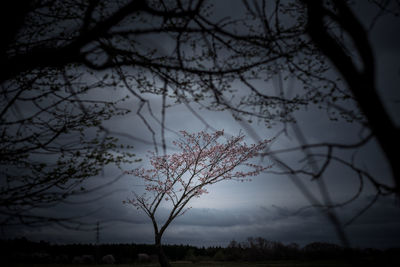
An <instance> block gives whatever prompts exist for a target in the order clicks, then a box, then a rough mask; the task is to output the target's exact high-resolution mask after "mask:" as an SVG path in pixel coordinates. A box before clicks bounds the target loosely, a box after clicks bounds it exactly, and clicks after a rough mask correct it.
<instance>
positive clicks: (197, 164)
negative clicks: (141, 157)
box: [125, 131, 269, 267]
mask: <svg viewBox="0 0 400 267" xmlns="http://www.w3.org/2000/svg"><path fill="white" fill-rule="evenodd" d="M181 134H182V136H183V137H182V138H181V139H179V140H178V141H174V142H173V144H174V145H175V146H177V148H179V150H181V152H179V153H175V154H171V155H164V156H158V155H156V154H154V153H153V154H151V156H150V163H151V166H152V168H151V169H144V168H138V169H134V170H132V171H129V172H128V173H129V174H132V175H134V176H136V177H138V178H140V179H143V180H144V182H145V189H146V192H145V193H144V194H142V195H139V194H136V193H135V196H134V198H132V199H128V200H127V201H125V202H126V203H130V204H132V205H133V206H135V207H136V208H137V209H141V210H143V211H144V212H145V213H146V215H147V216H148V217H149V218H150V219H151V221H152V223H153V227H154V234H155V246H156V248H157V252H158V257H159V262H160V264H161V266H163V267H164V266H170V264H169V262H168V260H167V258H166V257H165V254H164V253H163V250H162V246H161V238H162V235H163V233H164V232H165V230H166V229H167V227H168V226H169V225H170V223H171V222H172V221H173V220H174V219H175V218H176V217H177V216H179V215H183V214H184V213H185V212H186V211H187V210H188V209H189V208H188V207H187V204H188V203H189V201H190V200H191V199H193V198H196V197H200V196H201V195H203V194H206V193H208V191H207V188H206V187H207V186H209V185H212V184H215V183H218V182H221V181H224V180H238V181H250V178H249V177H251V176H255V175H258V174H259V173H260V172H261V171H263V170H265V169H266V168H267V167H264V166H261V165H255V164H251V163H249V162H248V160H249V159H251V158H253V157H255V156H257V154H258V152H259V151H261V150H263V149H264V148H265V147H266V145H267V143H268V142H269V140H265V141H262V142H260V143H258V144H252V145H247V144H246V143H244V142H243V139H244V135H241V134H239V135H238V136H234V137H230V138H227V139H226V141H225V142H219V140H218V139H220V137H221V136H223V135H224V132H223V131H216V132H215V133H213V134H209V133H206V132H199V133H193V134H191V133H187V132H186V131H181ZM239 165H242V166H243V167H242V168H241V169H240V170H235V169H236V168H237V167H238V166H239ZM162 203H163V204H162ZM164 204H169V207H170V208H171V209H170V211H169V215H168V217H167V219H166V220H165V222H164V224H163V225H159V223H158V222H157V220H156V218H155V213H156V211H157V209H158V208H159V207H160V205H164Z"/></svg>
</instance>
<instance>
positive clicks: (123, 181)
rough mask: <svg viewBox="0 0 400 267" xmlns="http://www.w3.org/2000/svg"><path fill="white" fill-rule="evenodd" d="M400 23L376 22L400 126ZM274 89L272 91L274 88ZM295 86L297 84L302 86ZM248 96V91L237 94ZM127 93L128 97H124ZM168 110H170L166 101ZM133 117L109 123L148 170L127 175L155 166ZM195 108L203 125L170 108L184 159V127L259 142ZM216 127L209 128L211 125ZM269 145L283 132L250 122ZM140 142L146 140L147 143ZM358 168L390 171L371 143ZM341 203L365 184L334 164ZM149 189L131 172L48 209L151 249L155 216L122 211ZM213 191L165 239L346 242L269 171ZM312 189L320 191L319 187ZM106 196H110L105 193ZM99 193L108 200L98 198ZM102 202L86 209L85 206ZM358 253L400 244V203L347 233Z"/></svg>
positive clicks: (330, 131) (323, 127)
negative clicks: (80, 217) (181, 132)
mask: <svg viewBox="0 0 400 267" xmlns="http://www.w3.org/2000/svg"><path fill="white" fill-rule="evenodd" d="M219 3H220V4H217V5H216V10H217V11H216V12H220V14H224V13H227V14H230V13H232V14H238V13H240V12H241V7H240V3H241V1H229V5H227V4H226V1H220V2H219ZM371 10H372V9H368V8H367V7H366V6H363V5H360V6H359V7H358V8H357V12H358V15H359V18H360V19H361V20H363V21H369V20H370V19H371V17H373V15H374V14H375V13H374V12H372V11H371ZM399 25H400V24H399V21H398V19H397V18H393V17H385V18H381V19H380V20H378V22H377V24H376V25H375V27H374V28H373V29H372V31H371V33H370V36H371V40H372V44H373V47H374V49H375V50H374V52H375V55H376V59H377V73H378V85H379V86H378V88H379V89H380V93H381V96H382V98H383V99H384V100H385V103H386V105H387V107H388V108H389V110H390V112H391V114H392V115H393V118H395V119H397V120H396V121H397V122H399V119H400V117H399V116H398V114H399V100H400V92H399V90H398V88H397V87H398V85H399V84H400V79H399V76H400V53H399V47H400V38H399V35H398V33H399V32H400V27H399ZM266 86H268V85H266ZM295 86H296V85H295ZM238 89H240V88H238ZM121 94H122V93H121ZM145 97H146V98H147V99H149V100H150V103H151V104H152V108H153V112H154V114H156V116H160V113H161V101H160V98H159V97H158V96H152V95H145ZM168 101H169V102H168V103H172V101H171V100H168ZM124 106H125V107H129V108H131V109H132V110H133V112H132V113H131V114H130V115H128V116H126V117H123V118H117V119H114V120H112V121H110V122H107V126H108V127H109V128H110V129H113V130H114V131H118V132H123V133H129V134H130V135H132V136H134V137H136V138H137V140H136V141H135V140H133V139H129V138H123V137H121V140H122V141H123V142H126V143H129V144H132V145H134V151H133V152H134V153H135V154H136V155H137V156H138V157H140V158H142V159H143V161H142V162H140V163H135V164H132V165H131V166H124V169H126V170H129V169H133V168H136V167H142V166H143V167H146V166H148V163H147V158H146V152H147V151H149V150H153V146H152V144H151V142H152V140H151V136H150V132H149V131H148V130H147V129H146V127H145V125H144V124H143V122H142V121H141V120H140V118H139V117H138V116H137V115H136V114H135V113H136V109H137V106H138V105H137V102H135V100H132V101H131V102H128V103H125V104H124ZM191 108H192V109H193V110H194V111H196V114H197V115H201V117H202V119H203V120H204V121H206V122H207V125H206V124H204V123H203V122H202V121H201V120H200V119H199V118H198V117H197V116H196V114H193V113H192V112H191V110H189V109H188V107H187V106H185V105H176V106H173V107H171V108H169V109H168V111H167V115H166V125H167V127H168V128H169V129H171V130H173V131H174V132H175V133H174V132H173V131H166V140H167V144H168V151H167V152H169V153H171V152H176V151H175V150H174V147H173V146H172V143H171V142H172V141H173V140H174V139H176V138H178V137H179V136H178V135H177V134H176V132H178V131H179V130H186V131H188V132H197V131H201V130H207V131H210V132H211V131H212V130H213V129H217V130H220V129H224V131H225V133H226V134H228V135H236V134H238V133H239V132H241V131H242V132H243V133H244V134H246V139H247V140H246V141H247V142H249V143H252V142H256V141H257V140H254V139H253V138H252V137H251V135H250V133H249V132H248V131H247V130H248V128H244V127H243V124H239V123H238V122H237V121H235V120H234V119H233V118H232V116H231V114H230V113H229V112H227V111H225V112H211V111H207V110H204V109H200V107H199V106H198V105H196V104H191ZM143 114H144V115H145V116H146V117H147V118H148V120H149V122H150V123H151V126H152V127H153V128H154V129H155V130H156V132H157V136H156V137H157V140H158V142H160V140H161V138H160V132H159V130H160V125H159V124H158V123H157V122H156V121H155V120H154V119H152V118H151V117H150V115H149V114H148V113H146V111H144V112H143ZM296 118H297V119H298V122H299V123H298V126H299V127H300V129H301V130H302V131H303V133H304V135H305V136H306V139H307V141H308V142H309V143H316V142H320V141H331V142H336V141H340V142H345V143H346V142H351V141H352V140H356V139H357V138H356V137H357V136H358V134H359V129H360V127H358V126H357V125H354V124H350V123H346V122H343V121H339V122H333V121H329V120H328V119H327V115H326V113H325V112H324V111H320V110H318V109H316V108H315V109H314V108H312V107H311V108H309V109H308V110H301V111H299V112H298V113H297V114H296ZM208 126H211V128H209V127H208ZM248 126H249V127H251V128H252V129H253V130H254V131H255V132H256V133H257V134H258V135H259V136H260V137H261V138H272V137H273V136H275V135H276V133H277V132H278V131H279V130H280V129H281V127H282V126H281V125H279V124H277V125H276V126H275V127H272V128H266V127H265V125H264V124H262V123H259V124H258V123H257V122H253V123H252V124H249V125H248ZM139 140H145V141H146V142H141V141H139ZM296 144H297V141H296V139H295V138H293V137H292V136H291V135H290V132H289V135H288V136H284V135H282V136H280V137H279V138H278V139H277V140H276V142H275V143H274V144H273V147H272V148H271V149H279V148H284V147H291V146H295V145H296ZM282 157H284V160H285V161H287V162H296V161H297V160H298V159H299V155H295V154H289V155H283V156H282ZM357 160H358V163H360V165H363V166H366V167H367V168H368V170H369V171H370V172H371V173H373V174H376V175H379V176H380V177H382V179H388V177H389V173H388V166H387V165H386V163H385V160H384V158H383V156H382V154H381V152H380V150H379V147H378V146H377V145H376V144H375V143H374V142H371V143H370V144H368V145H367V146H366V147H365V148H363V150H362V151H360V152H359V153H358V154H357ZM259 163H261V164H265V165H270V164H273V161H272V160H271V159H269V158H264V159H263V160H262V161H260V162H259ZM120 173H121V171H120V170H118V169H115V168H106V169H105V171H104V173H103V174H102V175H101V176H99V177H96V178H94V179H91V180H89V181H88V182H87V186H88V187H89V188H90V187H91V186H96V185H98V184H99V183H106V182H107V181H110V180H111V179H113V178H115V177H117V176H118V175H120ZM324 178H325V179H326V183H327V185H328V187H329V190H330V193H331V196H332V198H333V200H334V201H340V200H344V199H347V198H349V197H350V196H351V195H352V194H354V192H356V191H357V189H358V180H357V178H356V177H354V176H353V174H351V173H350V172H349V171H347V170H345V169H343V168H339V167H338V168H334V167H332V168H331V169H330V170H329V171H328V172H327V173H326V175H325V177H324ZM305 182H306V184H307V185H308V186H309V187H310V188H313V187H316V185H315V183H314V182H309V181H305ZM142 189H143V184H142V183H141V182H140V181H139V180H137V179H136V178H135V177H133V176H129V175H124V176H122V178H120V179H119V180H118V181H117V182H115V183H113V184H112V185H109V186H107V187H105V188H103V189H102V190H100V191H96V192H95V193H92V194H89V195H84V196H82V198H76V199H71V201H74V202H77V203H79V204H60V205H58V206H56V207H54V208H52V209H51V210H45V211H42V212H44V213H50V214H53V215H59V216H69V215H71V216H73V215H76V214H78V215H86V216H85V217H84V220H85V221H90V222H93V223H95V222H97V221H100V222H101V226H102V228H101V231H100V241H101V242H103V243H107V242H113V243H114V242H118V243H120V242H121V243H131V242H134V243H152V242H153V239H154V237H153V229H152V225H151V222H150V220H149V218H147V217H146V216H145V214H144V213H143V212H140V211H138V210H136V209H135V208H134V207H132V206H130V205H126V204H125V205H124V204H122V201H123V200H125V199H126V198H127V197H132V191H135V192H140V191H141V190H142ZM209 192H210V193H209V194H207V195H203V196H202V197H201V198H199V199H195V200H193V201H192V202H191V203H190V206H191V207H192V209H191V210H189V211H188V212H187V213H186V214H185V215H184V216H182V217H179V218H178V219H176V220H175V221H174V222H173V223H172V224H171V225H170V227H169V228H168V229H167V231H166V233H165V235H164V238H163V240H164V243H171V244H192V245H199V246H203V245H204V246H215V245H222V246H224V245H227V244H228V243H229V242H230V241H231V240H236V241H244V240H245V239H246V238H247V237H250V236H252V237H257V236H261V237H264V238H266V239H269V240H274V241H281V242H284V243H291V242H297V243H299V244H300V245H305V244H307V243H309V242H313V241H325V242H334V243H338V244H340V242H339V240H338V238H337V235H336V233H335V231H334V229H333V225H332V223H331V222H330V221H329V220H327V219H326V216H325V215H324V214H323V213H321V212H320V211H319V210H317V209H313V208H305V209H302V208H304V207H307V206H308V205H309V204H310V203H309V202H308V201H307V200H306V199H305V197H304V195H303V194H302V193H301V192H300V191H299V189H298V188H297V187H296V186H295V184H294V183H293V182H292V181H291V179H290V178H289V177H287V176H284V175H275V174H270V173H263V174H261V175H259V176H258V177H256V178H255V179H253V181H252V182H246V183H239V182H234V181H229V182H222V183H220V184H216V185H213V186H212V187H209ZM313 192H315V193H316V192H317V191H316V190H314V191H313ZM372 193H373V191H372V190H371V188H370V185H366V189H365V190H364V193H363V194H362V195H361V196H360V197H359V199H358V200H357V201H355V202H353V203H352V204H350V205H348V206H346V207H343V208H340V209H337V213H338V216H339V219H340V221H341V222H343V223H345V222H346V221H347V220H349V219H351V218H352V217H353V216H354V215H355V214H356V213H357V212H358V211H360V210H361V209H362V208H363V207H364V206H365V205H366V203H368V201H369V200H370V199H371V197H372ZM103 195H104V196H103ZM99 196H103V197H101V198H100V199H97V198H98V197H99ZM90 199H95V201H90V202H88V203H86V204H83V203H82V202H84V200H90ZM166 214H167V210H166V209H164V208H163V209H160V211H159V214H158V215H159V219H160V220H162V218H165V215H166ZM345 232H346V233H347V235H348V237H349V239H350V242H351V244H352V245H353V246H361V247H369V246H372V247H380V248H385V247H391V246H400V208H399V202H398V201H396V200H395V199H393V198H382V199H381V200H379V201H378V202H377V203H376V204H375V205H374V206H373V207H372V208H370V209H369V210H368V211H367V212H366V213H365V214H364V215H362V216H361V217H360V218H359V219H357V220H356V221H354V222H353V223H352V224H351V225H350V226H348V227H346V228H345ZM3 235H4V236H5V237H12V236H26V237H27V238H30V239H34V240H41V239H43V240H47V241H51V242H57V243H71V242H82V243H84V242H92V243H93V242H95V240H96V239H95V236H96V233H95V231H92V232H90V231H89V232H88V231H86V232H82V231H73V230H65V229H60V228H58V227H42V228H40V227H39V228H33V229H32V228H25V227H16V228H13V229H12V230H7V232H6V233H4V232H3Z"/></svg>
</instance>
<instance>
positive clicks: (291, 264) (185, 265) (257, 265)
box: [10, 261, 351, 267]
mask: <svg viewBox="0 0 400 267" xmlns="http://www.w3.org/2000/svg"><path fill="white" fill-rule="evenodd" d="M171 264H172V266H173V267H208V266H210V267H241V266H243V267H306V266H310V267H347V266H351V265H350V264H346V263H344V262H334V261H271V262H214V261H209V262H198V263H191V262H185V261H180V262H172V263H171ZM28 266H29V267H50V266H55V267H72V266H79V267H159V266H160V265H159V264H158V263H146V264H144V263H142V264H139V263H135V264H113V265H105V264H101V265H94V264H90V265H84V264H79V265H73V264H17V265H10V267H28Z"/></svg>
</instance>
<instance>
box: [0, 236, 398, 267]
mask: <svg viewBox="0 0 400 267" xmlns="http://www.w3.org/2000/svg"><path fill="white" fill-rule="evenodd" d="M0 246H1V247H0V251H1V252H0V253H1V257H2V261H3V262H13V263H72V262H73V261H74V259H76V258H77V257H81V258H83V259H86V260H87V261H88V262H86V263H95V262H101V259H102V257H104V255H112V256H113V257H114V258H115V263H133V262H136V261H140V260H143V259H145V260H149V261H150V260H154V261H156V256H155V254H156V251H155V248H154V247H153V246H152V245H148V244H100V245H95V244H68V245H57V244H50V243H48V242H45V241H40V242H32V241H29V240H27V239H26V238H19V239H12V240H0ZM164 251H165V253H166V255H167V256H168V258H169V259H170V260H171V261H179V260H186V261H192V262H197V261H210V260H212V261H269V260H347V259H357V260H365V261H368V262H371V261H372V260H373V261H378V262H380V263H384V262H395V261H398V258H400V257H399V255H400V249H399V248H392V249H387V250H378V249H370V248H369V249H354V248H352V249H349V248H343V247H341V246H339V245H336V244H332V243H324V242H314V243H310V244H308V245H306V246H304V247H300V246H299V245H298V244H296V243H292V244H288V245H285V244H282V243H280V242H276V241H269V240H266V239H264V238H261V237H258V238H248V239H247V241H245V242H240V243H239V242H236V241H231V242H230V244H229V245H228V246H227V247H207V248H205V247H195V246H189V245H165V246H164ZM139 255H141V256H142V257H140V256H139ZM143 255H145V256H146V257H143ZM147 256H148V257H147ZM146 258H147V259H146ZM382 266H384V265H382Z"/></svg>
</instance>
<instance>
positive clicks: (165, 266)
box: [155, 235, 171, 267]
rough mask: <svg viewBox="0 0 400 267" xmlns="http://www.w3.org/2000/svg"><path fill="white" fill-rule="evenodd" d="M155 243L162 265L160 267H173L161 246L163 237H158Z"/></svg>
mask: <svg viewBox="0 0 400 267" xmlns="http://www.w3.org/2000/svg"><path fill="white" fill-rule="evenodd" d="M155 241H156V242H155V246H156V250H157V254H158V262H159V263H160V266H161V267H171V264H170V263H169V261H168V259H167V256H166V255H165V254H164V250H163V248H162V245H161V235H156V239H155Z"/></svg>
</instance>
